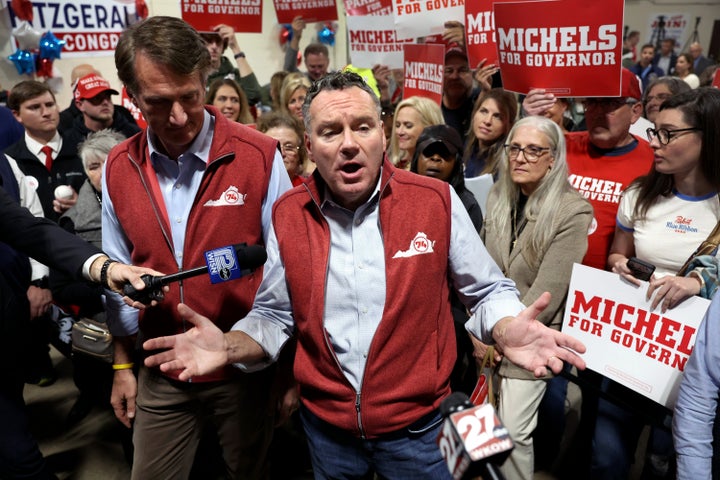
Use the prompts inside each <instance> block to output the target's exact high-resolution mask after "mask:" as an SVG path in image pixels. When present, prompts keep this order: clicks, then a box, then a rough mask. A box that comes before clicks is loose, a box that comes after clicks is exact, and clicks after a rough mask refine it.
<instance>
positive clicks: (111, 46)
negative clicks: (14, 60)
mask: <svg viewBox="0 0 720 480" xmlns="http://www.w3.org/2000/svg"><path fill="white" fill-rule="evenodd" d="M2 5H4V2H0V25H3V28H5V26H6V25H9V26H10V29H13V28H15V27H17V26H18V24H19V23H20V21H21V20H20V19H19V18H17V17H16V16H15V12H13V9H12V8H2ZM7 5H10V2H7ZM32 8H33V20H32V22H31V24H32V27H33V29H35V30H37V31H39V32H48V31H50V32H52V33H53V35H55V36H56V37H57V38H58V39H59V40H62V41H64V42H65V45H64V46H63V47H62V52H61V54H62V58H72V57H89V56H92V57H97V56H110V55H113V54H114V52H115V47H117V44H118V41H119V40H120V35H121V34H122V32H123V31H124V30H125V29H126V28H127V27H128V26H129V25H130V24H131V23H132V22H133V21H137V18H136V16H135V3H134V2H127V1H120V0H118V1H115V0H83V1H82V2H77V1H72V0H57V1H54V2H35V3H33V4H32ZM7 33H8V34H9V33H10V30H8V32H7ZM4 38H7V37H4ZM12 41H13V43H14V42H15V40H14V39H13V40H12Z"/></svg>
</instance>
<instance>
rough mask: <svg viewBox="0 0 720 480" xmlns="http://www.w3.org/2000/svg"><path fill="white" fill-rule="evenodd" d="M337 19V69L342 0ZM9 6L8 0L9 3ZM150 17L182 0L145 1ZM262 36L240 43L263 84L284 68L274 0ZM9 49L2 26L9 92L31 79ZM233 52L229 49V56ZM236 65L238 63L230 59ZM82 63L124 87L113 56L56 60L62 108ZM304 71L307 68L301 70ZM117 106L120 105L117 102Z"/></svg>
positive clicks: (1, 65) (1, 68) (266, 8)
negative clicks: (11, 57) (73, 74)
mask: <svg viewBox="0 0 720 480" xmlns="http://www.w3.org/2000/svg"><path fill="white" fill-rule="evenodd" d="M337 2H338V3H339V5H340V6H339V7H338V18H339V20H338V21H337V22H336V26H337V28H336V29H335V31H336V35H335V45H334V46H332V47H331V46H328V50H330V68H331V69H336V68H340V67H343V66H345V65H346V64H347V63H348V62H347V55H346V51H347V48H346V42H345V10H344V7H343V6H342V0H337ZM8 3H9V1H8ZM146 3H147V6H148V9H149V12H150V15H170V16H176V17H179V16H180V2H179V0H146ZM0 8H2V0H0ZM218 23H222V17H219V18H218ZM316 25H317V24H314V23H311V24H309V25H308V26H307V27H306V28H305V32H304V33H303V36H302V40H301V43H300V51H301V52H302V50H303V49H304V48H305V45H307V44H308V43H310V42H312V41H316V39H317V37H316V33H317V30H316V28H315V27H316ZM262 31H263V33H246V34H238V36H237V39H238V44H239V45H240V48H241V49H243V51H244V52H245V54H246V55H247V60H248V62H249V63H250V66H251V67H252V68H253V71H254V72H255V75H256V76H257V77H258V81H259V82H260V84H265V83H267V82H269V81H270V76H271V75H272V74H273V73H275V72H276V71H278V70H280V69H282V66H283V60H284V58H285V52H284V51H283V50H282V49H281V47H280V42H279V36H280V25H279V24H278V23H277V17H276V16H275V8H274V7H273V2H272V0H263V26H262ZM12 53H13V52H12V50H11V48H10V32H9V28H8V27H7V26H6V25H0V55H1V56H2V59H0V85H2V88H4V89H8V88H10V87H12V85H14V84H15V83H17V82H19V81H21V80H27V79H28V78H29V77H27V76H26V75H23V76H22V77H21V76H20V75H18V73H17V70H16V69H15V66H14V65H13V64H12V63H11V62H10V61H9V60H7V57H8V55H10V54H12ZM231 55H232V53H231V52H230V51H229V50H228V56H231ZM61 56H62V53H61ZM231 61H232V62H233V63H234V62H235V61H234V60H232V59H231ZM82 63H91V64H92V65H94V66H95V67H96V68H97V69H98V70H99V71H100V72H102V74H103V76H104V77H105V78H107V79H108V80H109V81H110V83H111V84H112V85H113V87H115V88H117V89H118V90H119V89H120V87H121V83H120V81H119V80H118V79H117V74H116V71H115V63H114V60H113V57H112V56H107V57H92V58H88V57H83V58H61V59H59V60H55V63H54V65H55V66H57V67H58V68H59V69H60V71H61V72H62V77H63V78H64V79H65V81H64V90H63V91H62V92H60V93H59V94H57V99H58V102H59V104H60V106H61V107H62V108H65V106H66V105H69V103H70V100H71V98H72V96H71V92H70V72H71V71H72V69H73V68H74V67H75V66H77V65H79V64H82ZM300 68H301V70H304V66H301V67H300ZM115 103H119V100H117V101H116V102H115Z"/></svg>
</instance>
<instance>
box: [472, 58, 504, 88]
mask: <svg viewBox="0 0 720 480" xmlns="http://www.w3.org/2000/svg"><path fill="white" fill-rule="evenodd" d="M499 71H500V67H498V66H497V65H495V64H493V63H490V64H488V62H487V58H483V59H482V60H481V61H480V63H478V66H477V68H476V69H475V73H474V78H475V81H476V82H477V83H478V85H480V88H481V89H482V90H483V91H484V92H487V91H488V90H491V89H492V76H493V75H495V74H496V73H497V72H499Z"/></svg>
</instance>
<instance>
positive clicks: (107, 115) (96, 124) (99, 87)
mask: <svg viewBox="0 0 720 480" xmlns="http://www.w3.org/2000/svg"><path fill="white" fill-rule="evenodd" d="M73 93H74V97H75V100H74V101H75V106H76V107H77V108H78V110H80V112H81V113H82V116H79V117H76V118H75V120H74V121H73V125H72V128H71V129H70V130H68V131H67V132H66V133H65V137H66V138H67V140H68V142H70V143H72V144H73V145H75V146H77V144H79V143H80V142H82V141H83V140H85V138H87V136H88V135H89V134H91V133H92V132H97V131H98V130H102V129H105V128H110V129H112V130H115V131H116V132H120V133H122V134H123V135H125V136H126V137H131V136H133V135H135V134H136V133H137V132H139V131H140V127H138V125H137V123H135V121H134V120H132V119H129V118H128V117H127V116H126V115H121V114H120V113H119V112H118V111H117V110H116V109H115V105H113V102H112V95H117V94H118V91H117V90H115V89H114V88H112V87H111V86H110V82H108V81H107V80H105V79H104V78H103V77H101V76H100V75H98V74H97V73H90V74H88V75H85V76H84V77H81V78H79V79H78V81H77V84H76V85H75V90H74V92H73Z"/></svg>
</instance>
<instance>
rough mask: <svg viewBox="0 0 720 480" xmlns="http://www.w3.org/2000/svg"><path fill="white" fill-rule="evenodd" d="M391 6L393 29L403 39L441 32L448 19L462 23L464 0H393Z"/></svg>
mask: <svg viewBox="0 0 720 480" xmlns="http://www.w3.org/2000/svg"><path fill="white" fill-rule="evenodd" d="M393 8H394V9H395V30H397V35H398V38H401V39H403V40H405V39H408V38H416V37H425V36H428V35H435V34H439V33H442V32H443V30H445V22H447V21H450V20H455V21H458V22H461V23H464V21H463V16H464V15H465V0H395V3H394V7H393Z"/></svg>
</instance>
